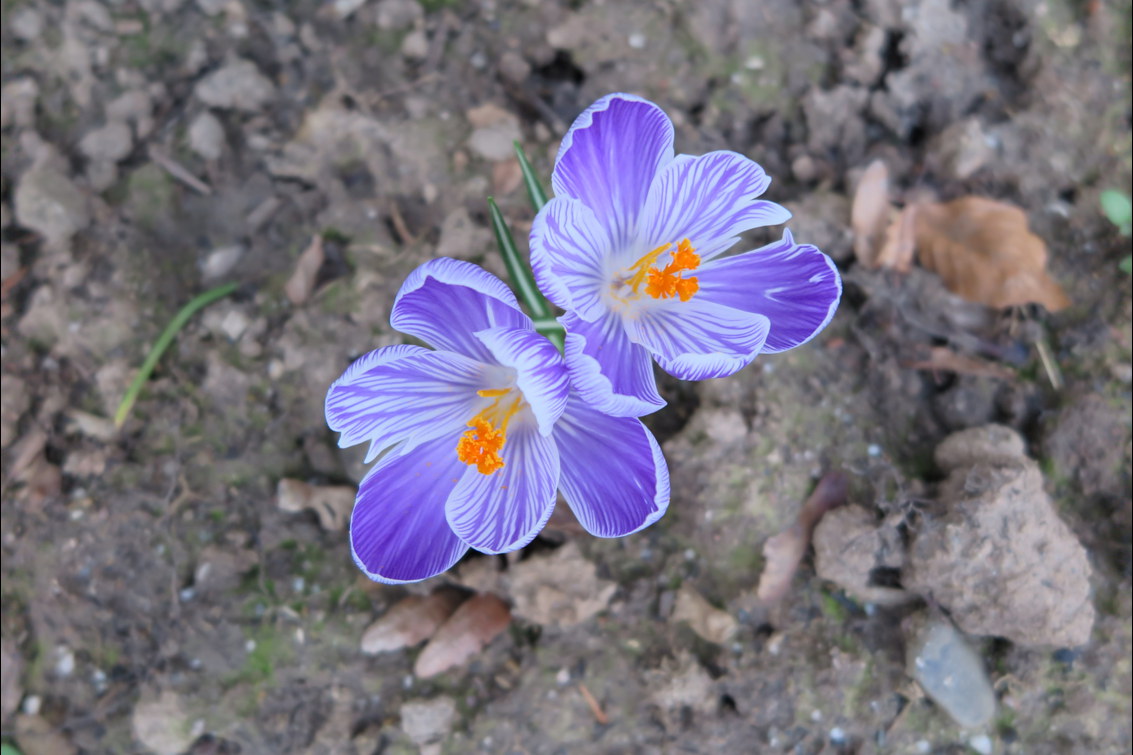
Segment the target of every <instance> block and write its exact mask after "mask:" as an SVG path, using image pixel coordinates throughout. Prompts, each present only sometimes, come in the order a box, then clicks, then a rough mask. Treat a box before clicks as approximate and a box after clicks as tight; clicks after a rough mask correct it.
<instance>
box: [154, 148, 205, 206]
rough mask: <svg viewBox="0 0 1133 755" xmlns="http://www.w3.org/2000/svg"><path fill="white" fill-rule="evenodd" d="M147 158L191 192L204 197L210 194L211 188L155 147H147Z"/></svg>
mask: <svg viewBox="0 0 1133 755" xmlns="http://www.w3.org/2000/svg"><path fill="white" fill-rule="evenodd" d="M149 157H150V159H151V160H153V161H154V162H155V163H157V164H158V165H160V166H161V167H162V168H164V169H165V172H166V173H168V174H169V175H171V176H173V177H174V178H176V179H177V180H178V181H180V182H181V183H183V184H185V185H186V186H188V187H189V188H190V189H192V190H193V191H195V192H198V193H200V194H204V195H205V196H206V197H207V196H209V195H210V194H212V188H211V187H210V186H209V185H208V184H207V183H205V182H204V181H202V180H201V179H199V178H197V177H196V176H194V175H193V174H192V173H190V172H189V169H188V168H186V167H185V166H184V165H182V164H181V163H179V162H177V161H176V160H174V159H173V158H172V157H170V156H169V155H167V154H165V153H164V152H162V151H161V149H160V148H158V147H155V146H154V145H152V144H151V145H150V147H149Z"/></svg>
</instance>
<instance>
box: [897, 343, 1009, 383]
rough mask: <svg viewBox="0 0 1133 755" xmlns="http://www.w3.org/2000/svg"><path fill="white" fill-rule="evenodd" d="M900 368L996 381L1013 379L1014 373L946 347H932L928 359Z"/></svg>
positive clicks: (998, 365)
mask: <svg viewBox="0 0 1133 755" xmlns="http://www.w3.org/2000/svg"><path fill="white" fill-rule="evenodd" d="M902 366H903V367H910V368H912V369H914V370H934V371H936V370H939V371H941V372H955V373H957V374H959V375H975V376H977V377H989V378H996V379H998V380H1010V379H1011V378H1013V377H1015V373H1014V372H1012V371H1011V370H1010V369H1008V368H1007V367H1004V366H1003V365H1001V364H995V363H994V362H986V361H984V360H982V359H977V358H976V357H973V356H969V355H967V354H960V353H957V352H955V351H953V350H952V349H950V348H948V347H947V346H933V347H932V349H931V350H930V351H929V357H928V359H921V360H918V361H916V362H907V363H904V364H902Z"/></svg>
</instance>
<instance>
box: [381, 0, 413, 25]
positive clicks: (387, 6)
mask: <svg viewBox="0 0 1133 755" xmlns="http://www.w3.org/2000/svg"><path fill="white" fill-rule="evenodd" d="M376 16H377V22H378V28H379V29H383V30H386V31H402V30H404V29H408V28H409V27H410V26H413V25H414V24H415V23H417V22H418V21H419V20H421V19H423V18H424V17H425V11H424V9H423V8H422V7H421V4H420V3H418V2H417V0H381V1H380V2H379V3H378V7H377V13H376Z"/></svg>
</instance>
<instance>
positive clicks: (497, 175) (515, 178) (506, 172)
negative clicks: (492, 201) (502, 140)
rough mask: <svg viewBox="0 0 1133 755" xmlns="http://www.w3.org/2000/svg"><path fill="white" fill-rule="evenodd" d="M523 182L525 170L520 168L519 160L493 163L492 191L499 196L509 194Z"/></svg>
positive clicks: (513, 159) (512, 159)
mask: <svg viewBox="0 0 1133 755" xmlns="http://www.w3.org/2000/svg"><path fill="white" fill-rule="evenodd" d="M521 183H523V171H522V170H520V168H519V160H517V159H516V158H514V157H513V158H511V159H510V160H500V161H499V162H497V163H493V164H492V193H493V194H495V195H496V196H497V197H503V196H507V195H508V194H511V193H512V192H513V191H515V190H516V189H518V188H519V185H520V184H521Z"/></svg>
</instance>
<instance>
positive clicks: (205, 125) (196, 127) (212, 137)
mask: <svg viewBox="0 0 1133 755" xmlns="http://www.w3.org/2000/svg"><path fill="white" fill-rule="evenodd" d="M224 147H225V138H224V126H223V125H221V123H220V119H219V118H217V117H216V116H215V115H213V114H212V113H210V112H208V111H205V112H203V113H201V114H199V115H198V116H197V117H196V118H194V119H193V122H192V123H190V124H189V149H191V150H193V151H194V152H196V153H197V154H198V155H200V156H201V157H202V158H204V159H205V160H209V161H212V160H219V159H220V156H221V155H223V154H224Z"/></svg>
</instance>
